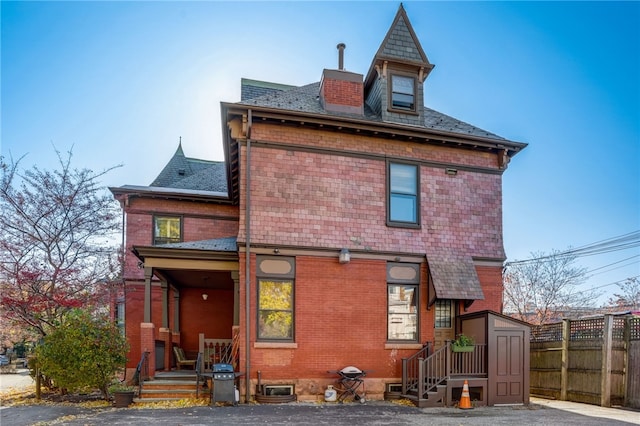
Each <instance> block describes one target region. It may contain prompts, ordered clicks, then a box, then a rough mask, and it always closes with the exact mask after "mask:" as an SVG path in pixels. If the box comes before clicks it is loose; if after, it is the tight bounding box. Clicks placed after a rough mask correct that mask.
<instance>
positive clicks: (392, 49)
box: [382, 18, 423, 62]
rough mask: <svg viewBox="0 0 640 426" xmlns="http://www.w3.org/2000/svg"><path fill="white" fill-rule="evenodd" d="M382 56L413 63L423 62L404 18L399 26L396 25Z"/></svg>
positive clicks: (399, 22)
mask: <svg viewBox="0 0 640 426" xmlns="http://www.w3.org/2000/svg"><path fill="white" fill-rule="evenodd" d="M382 55H383V56H385V57H390V58H399V59H404V60H409V61H412V62H422V61H423V58H422V56H421V55H420V49H419V48H418V46H416V44H415V42H414V41H413V37H411V33H410V32H409V28H407V24H406V23H405V21H404V19H403V18H400V19H399V20H398V25H396V26H395V27H394V29H393V31H392V32H391V35H390V37H389V39H388V42H387V44H386V45H385V46H384V49H383V50H382Z"/></svg>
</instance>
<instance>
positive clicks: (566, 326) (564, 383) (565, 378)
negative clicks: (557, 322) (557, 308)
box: [560, 318, 571, 401]
mask: <svg viewBox="0 0 640 426" xmlns="http://www.w3.org/2000/svg"><path fill="white" fill-rule="evenodd" d="M570 340H571V320H570V319H568V318H564V319H563V320H562V364H561V365H560V400H561V401H566V400H567V389H568V388H569V341H570Z"/></svg>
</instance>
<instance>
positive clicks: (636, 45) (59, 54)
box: [0, 1, 640, 299]
mask: <svg viewBox="0 0 640 426" xmlns="http://www.w3.org/2000/svg"><path fill="white" fill-rule="evenodd" d="M398 6H399V2H392V1H380V2H211V1H200V2H158V1H156V2H153V1H150V2H7V1H2V3H1V6H0V7H1V9H0V13H1V27H2V28H1V36H2V41H1V43H2V44H1V48H2V49H1V61H2V62H1V84H2V86H1V92H2V93H1V119H2V121H1V126H2V127H1V153H2V155H3V156H8V155H9V154H11V155H12V156H13V157H14V158H18V157H21V156H22V155H25V154H26V157H25V158H24V160H23V164H24V165H26V166H30V165H32V164H37V165H38V166H40V167H42V168H53V167H56V165H57V164H56V162H55V157H54V155H53V146H55V147H56V148H57V149H58V150H60V151H63V152H64V151H67V150H69V149H70V148H71V147H72V146H73V153H74V164H75V165H77V166H82V167H88V168H91V169H93V170H96V171H100V170H103V169H105V168H108V167H110V166H114V165H117V164H122V165H123V167H121V168H119V169H117V170H114V171H112V172H110V173H109V174H108V175H107V176H106V178H105V180H104V182H103V183H104V184H105V186H119V185H124V184H138V185H147V184H149V183H150V182H151V181H152V180H153V179H154V177H155V176H156V175H157V174H158V173H159V171H160V170H161V168H162V166H163V165H164V164H165V162H166V161H167V160H168V159H169V158H170V157H171V155H172V154H173V153H174V151H175V149H176V147H177V143H178V139H179V138H180V137H182V144H183V148H184V151H185V154H186V155H187V156H190V157H196V158H205V159H210V160H223V159H224V156H223V152H222V145H221V133H222V130H221V126H220V109H219V105H220V102H221V101H225V102H235V101H238V100H239V98H240V78H242V77H245V78H251V79H257V80H266V81H273V82H278V83H284V84H294V85H302V84H307V83H312V82H315V81H318V80H319V79H320V76H321V73H322V70H323V69H324V68H337V51H336V45H337V44H338V43H340V42H344V43H345V44H346V45H347V48H346V51H345V68H347V69H348V70H350V71H354V72H359V73H362V74H366V72H367V70H368V68H369V65H370V63H371V60H372V58H373V55H374V53H375V51H376V50H377V48H378V47H379V45H380V43H381V41H382V39H383V37H384V35H385V34H386V31H387V30H388V28H389V26H390V25H391V22H392V20H393V17H394V16H395V13H396V11H397V9H398ZM404 6H405V9H406V11H407V14H408V16H409V19H410V21H411V23H412V25H413V27H414V30H415V32H416V34H417V36H418V38H419V39H420V41H421V43H422V47H423V49H424V50H425V52H426V54H427V56H428V57H429V60H430V61H431V62H432V63H434V64H435V65H436V67H435V69H434V70H433V72H432V73H431V75H430V76H429V78H428V79H427V81H426V83H425V104H426V105H427V106H428V107H430V108H433V109H436V110H438V111H441V112H443V113H446V114H449V115H451V116H454V117H456V118H458V119H460V120H463V121H466V122H469V123H471V124H473V125H476V126H478V127H480V128H484V129H486V130H489V131H491V132H493V133H496V134H499V135H501V136H503V137H506V138H508V139H511V140H515V141H518V142H526V143H528V144H529V147H528V148H527V149H525V150H524V151H523V152H522V153H520V154H518V155H517V156H516V157H515V158H514V159H513V160H512V162H511V163H510V165H509V169H508V170H507V171H506V173H505V174H504V237H505V249H506V251H507V255H508V257H509V260H513V259H524V258H528V257H530V253H532V252H538V251H545V252H549V251H551V250H552V249H559V250H564V249H567V248H568V247H579V246H583V245H586V244H590V243H593V242H596V241H601V240H604V239H607V238H611V237H614V236H618V235H623V234H627V233H629V232H633V231H636V230H639V229H640V25H639V22H640V3H639V2H620V3H616V2H566V3H565V2H412V1H405V2H404ZM624 259H626V260H624ZM616 262H620V263H616ZM578 263H579V264H580V265H582V266H585V267H587V268H589V269H590V270H594V269H597V268H602V267H604V268H602V269H598V270H597V273H596V272H595V271H594V275H593V277H592V278H590V279H589V280H588V282H587V283H585V284H584V286H585V287H600V286H602V290H603V291H605V292H607V294H609V293H611V292H612V291H615V290H617V287H616V286H615V285H607V284H611V283H613V282H616V281H619V280H623V279H625V278H627V277H631V276H638V275H640V248H639V247H635V248H633V249H630V250H625V251H617V252H612V253H609V254H607V255H599V256H590V257H584V258H580V259H579V260H578ZM614 263H615V265H613V264H614ZM607 265H611V266H607ZM603 299H606V295H605V296H604V297H603Z"/></svg>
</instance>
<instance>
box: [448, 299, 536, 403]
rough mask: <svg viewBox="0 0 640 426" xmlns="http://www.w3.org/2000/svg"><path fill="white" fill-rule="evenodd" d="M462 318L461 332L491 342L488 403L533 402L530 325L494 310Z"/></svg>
mask: <svg viewBox="0 0 640 426" xmlns="http://www.w3.org/2000/svg"><path fill="white" fill-rule="evenodd" d="M459 320H460V321H459V323H458V324H459V327H460V328H459V333H463V334H465V335H467V336H470V337H472V338H473V339H474V340H475V343H476V344H486V345H487V361H486V362H487V370H486V371H487V376H488V383H487V405H499V404H529V333H530V326H529V324H527V323H525V322H522V321H518V320H516V319H513V318H510V317H507V316H505V315H502V314H499V313H497V312H493V311H481V312H474V313H471V314H466V315H461V316H460V317H459Z"/></svg>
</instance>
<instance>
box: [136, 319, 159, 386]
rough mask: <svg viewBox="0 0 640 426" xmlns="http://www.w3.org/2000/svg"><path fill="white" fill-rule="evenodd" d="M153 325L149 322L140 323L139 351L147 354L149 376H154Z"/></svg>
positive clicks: (154, 332)
mask: <svg viewBox="0 0 640 426" xmlns="http://www.w3.org/2000/svg"><path fill="white" fill-rule="evenodd" d="M155 334H156V330H155V325H153V324H152V323H149V322H143V323H140V351H141V352H143V353H144V352H149V358H148V361H149V376H150V377H154V376H155V374H156V339H155Z"/></svg>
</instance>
